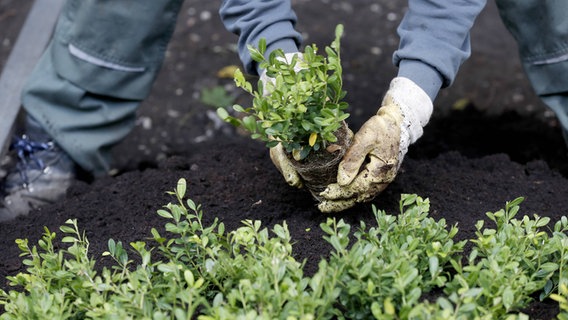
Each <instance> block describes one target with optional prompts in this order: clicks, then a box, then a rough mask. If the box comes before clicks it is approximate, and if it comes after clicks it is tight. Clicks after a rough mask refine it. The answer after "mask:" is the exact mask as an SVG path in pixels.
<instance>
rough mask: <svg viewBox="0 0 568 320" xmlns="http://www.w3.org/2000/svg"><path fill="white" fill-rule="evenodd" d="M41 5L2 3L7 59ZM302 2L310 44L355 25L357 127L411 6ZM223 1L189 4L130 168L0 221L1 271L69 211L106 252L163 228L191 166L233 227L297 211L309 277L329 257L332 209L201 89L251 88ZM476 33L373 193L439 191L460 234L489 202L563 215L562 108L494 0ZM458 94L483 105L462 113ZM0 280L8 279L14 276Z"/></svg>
mask: <svg viewBox="0 0 568 320" xmlns="http://www.w3.org/2000/svg"><path fill="white" fill-rule="evenodd" d="M30 3H31V1H25V0H12V1H10V0H0V30H3V31H2V34H1V35H0V36H1V37H2V39H0V41H1V43H2V47H1V50H0V63H4V61H5V59H6V57H7V54H8V52H9V47H10V45H11V44H13V42H14V41H15V36H16V34H17V30H18V29H19V26H20V25H21V23H22V21H23V18H24V17H25V13H26V10H27V9H28V8H29V5H30ZM294 3H295V6H296V8H297V10H298V15H299V16H300V24H299V25H298V27H299V29H300V30H302V31H304V32H305V33H306V35H307V36H308V37H307V40H306V41H309V42H316V43H320V44H326V43H329V41H330V39H331V37H332V32H331V31H332V30H333V28H334V26H335V24H337V23H339V22H341V23H344V24H345V26H346V28H345V29H346V34H347V36H346V39H345V40H344V41H342V43H343V46H344V48H345V49H343V52H344V57H345V58H344V61H345V67H344V69H345V70H346V90H347V91H348V92H349V93H348V97H349V99H350V100H351V102H350V103H351V105H352V107H351V110H350V112H352V116H351V118H349V119H348V122H349V124H350V126H351V128H352V129H354V131H356V128H358V127H359V126H360V125H361V124H362V123H363V122H364V121H365V120H366V119H367V118H369V117H370V115H372V114H373V113H374V112H376V105H377V103H378V101H379V98H380V97H381V96H382V94H383V93H384V90H385V88H386V87H387V84H388V82H389V81H390V79H391V78H392V76H393V75H394V68H393V67H392V66H391V65H390V54H391V53H392V50H393V48H394V46H396V35H395V33H394V28H396V25H397V24H398V21H399V20H400V18H401V16H402V12H403V8H402V5H401V4H400V2H399V1H396V0H388V1H371V0H368V1H367V0H364V1H361V5H357V6H354V5H351V4H350V3H351V2H349V1H333V2H332V3H333V5H331V4H329V1H317V0H311V1H310V0H298V1H295V2H294ZM217 5H218V3H216V2H215V1H205V0H204V1H187V2H186V5H185V8H184V10H183V11H182V13H181V15H180V20H179V26H178V29H177V31H176V34H175V36H174V39H173V41H172V43H171V45H170V49H169V54H168V58H167V60H166V63H165V65H164V68H163V72H162V73H161V75H160V77H159V78H158V81H157V82H156V86H155V88H154V91H153V93H152V95H151V96H150V97H149V98H148V99H147V100H146V101H145V102H144V104H143V105H142V107H141V110H140V116H139V118H140V121H139V125H138V126H137V127H136V129H135V130H134V132H133V133H132V135H131V136H129V137H128V138H127V140H126V141H124V142H123V143H121V144H120V145H118V146H117V148H116V159H117V169H118V171H119V174H117V175H116V176H114V177H108V178H102V179H99V180H97V181H94V182H93V183H91V184H87V183H82V182H78V183H77V184H76V185H74V187H73V188H72V189H71V191H70V192H69V194H68V196H67V198H66V199H64V200H63V201H61V202H59V203H57V204H54V205H53V206H49V207H45V208H43V209H42V210H39V211H37V212H33V213H31V214H30V215H29V216H27V217H21V218H19V219H17V220H15V221H12V222H8V223H3V224H0V245H1V246H2V250H1V253H0V279H4V278H5V276H7V275H13V274H15V273H17V272H18V271H22V270H23V269H22V264H21V262H20V258H19V257H18V254H19V251H18V249H17V247H16V245H15V244H14V240H15V239H17V238H29V239H30V241H32V242H33V241H36V240H37V239H38V238H39V237H40V235H41V233H42V232H43V227H44V226H47V227H48V228H49V229H51V230H53V231H55V230H57V229H58V227H59V226H60V225H62V224H63V223H64V221H65V220H67V219H69V218H76V219H78V221H79V225H80V227H81V228H83V229H85V230H86V233H87V236H88V237H89V240H90V242H91V249H92V254H93V256H94V257H97V258H98V257H100V255H101V252H102V251H104V250H105V249H106V243H107V240H108V239H109V238H114V239H116V240H122V241H123V242H130V241H133V240H144V239H145V238H146V237H147V236H148V235H149V234H150V229H151V228H152V227H158V228H160V227H161V226H162V225H163V224H164V221H163V219H162V218H160V217H159V216H158V215H157V214H156V213H155V212H156V210H157V209H159V208H160V207H161V206H162V205H165V204H167V203H168V202H169V201H172V200H173V199H171V198H170V196H168V195H167V194H166V193H165V191H169V190H172V189H173V188H174V187H175V185H176V181H177V180H178V179H179V178H181V177H184V178H187V179H188V181H189V191H188V193H189V195H190V197H191V198H192V199H194V200H195V201H196V202H198V203H201V204H202V205H203V208H204V211H205V218H206V220H208V221H210V220H212V219H213V218H214V217H219V218H220V219H221V220H222V221H223V222H224V223H225V224H226V225H227V227H228V228H234V227H237V226H239V223H240V221H241V220H243V219H259V220H262V222H263V224H264V225H265V226H272V225H274V224H276V223H281V222H283V221H286V222H287V223H288V226H289V227H290V231H291V233H292V236H293V238H294V239H295V240H296V245H295V252H296V255H297V258H298V259H306V260H307V264H306V272H307V273H308V274H310V273H313V272H314V270H315V268H317V262H318V261H319V260H320V259H322V258H325V257H326V256H327V254H328V252H329V249H330V248H329V246H327V245H326V244H325V243H324V241H323V240H322V233H321V232H320V230H319V227H318V225H319V224H320V223H321V222H324V221H325V220H326V218H327V216H326V215H323V214H321V213H319V212H318V211H317V208H316V207H315V202H314V200H313V199H312V197H311V195H310V194H309V193H308V192H306V191H304V190H296V189H293V188H291V187H289V186H288V185H287V184H286V183H285V182H284V180H283V179H282V178H281V177H280V175H279V173H278V171H277V170H276V169H275V168H274V166H273V165H272V164H271V162H270V159H269V157H268V151H267V150H266V149H265V147H264V146H263V145H262V144H261V143H257V142H254V141H251V140H250V139H249V138H248V137H244V136H241V135H238V134H235V131H234V130H233V129H232V128H229V127H227V126H224V125H222V124H220V123H219V122H218V120H216V118H215V117H214V115H213V114H214V111H213V110H212V109H211V108H209V107H207V106H205V105H203V104H202V103H201V102H200V100H199V93H200V92H201V90H202V89H203V88H211V87H213V86H216V85H223V86H225V87H226V88H227V89H228V90H229V91H230V92H232V94H234V96H235V97H236V98H237V99H239V100H242V99H243V98H242V96H241V95H240V94H239V93H238V92H239V91H238V90H235V88H234V86H232V85H231V81H230V80H227V79H220V78H218V77H217V76H216V72H217V70H219V69H220V68H222V67H223V66H226V65H230V64H238V60H237V56H236V54H235V53H234V52H233V51H232V44H233V43H234V42H235V37H234V36H233V35H230V34H228V33H227V32H226V31H225V30H224V29H223V27H222V25H221V24H220V23H219V21H218V19H217V16H216V10H217V9H216V8H217ZM203 12H209V13H210V14H211V18H208V17H209V16H208V15H207V14H204V13H203ZM322 12H329V14H321V13H322ZM315 17H318V18H317V19H315ZM353 17H357V19H354V18H353ZM377 21H379V22H377ZM359 30H364V32H358V31H359ZM487 30H491V31H490V32H486V31H487ZM5 32H6V33H5ZM495 38H498V39H499V40H498V41H499V43H498V45H495V41H497V40H495ZM473 43H474V53H473V55H472V58H471V59H470V61H468V62H467V63H466V65H464V67H463V68H462V73H461V76H460V78H459V79H457V80H456V83H455V84H454V86H453V87H452V88H450V89H446V90H445V91H444V92H443V93H442V94H441V95H440V97H439V99H438V100H437V102H436V109H437V110H436V112H435V115H434V118H433V119H432V121H431V123H430V124H429V125H428V127H427V129H426V131H425V135H424V136H423V137H422V138H421V139H420V140H419V142H418V143H417V144H416V145H414V146H412V147H411V150H410V152H409V154H408V156H407V158H406V160H405V161H404V163H403V165H402V167H401V171H400V173H399V175H398V177H397V178H396V180H395V181H394V182H393V183H392V184H391V185H390V186H389V187H388V188H387V189H386V191H385V192H384V193H383V194H381V195H380V196H378V197H377V198H376V199H375V200H374V201H373V203H374V204H376V205H377V207H379V208H381V209H385V210H387V212H389V213H393V214H394V213H396V212H397V210H398V200H399V197H400V194H401V193H416V194H418V195H420V196H422V197H427V198H429V199H430V201H431V216H432V217H434V218H436V219H440V218H445V219H447V221H448V223H449V224H457V225H458V227H459V229H460V232H459V234H458V236H457V237H458V239H465V238H471V237H473V236H474V231H475V228H474V224H475V222H476V221H477V220H479V219H484V218H485V212H487V211H495V210H499V209H500V208H502V207H503V206H504V204H505V202H506V201H508V200H513V199H514V198H516V197H519V196H523V197H525V198H526V200H525V201H524V203H523V204H522V206H521V214H528V215H532V214H539V215H541V216H548V217H551V218H552V220H553V221H556V220H558V219H559V218H560V217H561V216H563V215H568V197H567V196H566V195H567V194H568V180H567V177H568V157H567V153H566V146H565V144H564V141H563V140H562V137H561V133H560V130H559V128H558V126H557V124H556V121H555V119H554V117H551V116H550V114H549V112H547V111H546V109H545V108H544V107H543V106H542V105H541V104H540V103H539V101H538V100H537V99H536V97H534V95H533V94H532V93H531V91H530V89H529V88H530V87H529V85H528V83H527V82H526V80H525V79H524V77H523V76H522V70H520V67H519V65H518V63H517V62H516V59H515V58H513V59H512V58H511V56H512V57H516V51H515V50H516V49H515V48H514V46H513V44H512V40H511V39H510V37H509V36H508V34H507V33H506V31H504V29H503V27H502V25H500V24H499V20H498V17H497V15H496V12H495V8H494V5H493V4H490V6H489V8H488V9H487V10H486V12H484V14H483V15H482V16H481V17H480V18H479V24H478V26H477V27H476V29H475V30H474V31H473ZM320 47H321V45H320ZM0 65H1V64H0ZM460 99H467V100H469V101H470V102H471V103H470V105H469V106H468V107H467V108H465V109H464V110H457V109H456V108H455V106H456V104H455V102H456V101H458V100H460ZM461 101H464V100H461ZM511 110H515V111H511ZM336 216H337V217H338V218H344V219H346V220H347V221H348V222H350V223H352V224H358V221H359V220H365V221H368V222H369V223H368V224H369V225H372V220H373V219H372V215H371V205H370V204H364V205H359V206H357V207H355V208H353V209H351V210H349V211H346V212H344V213H342V214H338V215H336ZM308 230H309V231H308ZM101 263H104V260H102V259H101ZM0 287H1V288H4V289H5V288H7V284H6V282H5V280H0ZM525 312H526V313H528V314H529V315H530V317H531V319H552V318H554V317H555V315H556V313H557V312H558V308H557V306H556V304H555V303H552V302H549V301H548V302H535V303H534V304H532V305H531V307H530V308H528V309H527V310H525Z"/></svg>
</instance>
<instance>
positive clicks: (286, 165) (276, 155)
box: [260, 52, 303, 188]
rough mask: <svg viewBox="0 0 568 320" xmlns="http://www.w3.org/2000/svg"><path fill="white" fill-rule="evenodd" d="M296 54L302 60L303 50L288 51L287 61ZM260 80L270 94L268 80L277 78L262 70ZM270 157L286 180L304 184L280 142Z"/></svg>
mask: <svg viewBox="0 0 568 320" xmlns="http://www.w3.org/2000/svg"><path fill="white" fill-rule="evenodd" d="M295 55H297V56H298V58H299V60H300V61H301V60H302V57H303V55H302V53H301V52H292V53H286V54H285V55H284V56H285V58H286V61H287V62H292V59H293V58H294V56H295ZM301 69H302V66H301V64H299V63H298V64H296V66H294V70H295V71H296V72H297V71H299V70H301ZM260 81H262V85H263V89H264V90H263V92H264V94H265V95H268V94H270V92H269V90H268V89H267V87H266V84H267V83H268V82H272V83H274V82H275V81H276V80H275V79H274V78H271V77H269V76H268V75H266V70H262V72H261V73H260ZM270 159H271V160H272V163H273V164H274V166H275V167H276V168H277V169H278V171H280V173H281V174H282V176H283V177H284V180H286V182H287V183H288V184H289V185H291V186H292V187H296V188H301V187H302V186H303V183H302V179H301V178H300V175H299V174H298V172H296V170H295V169H294V167H293V166H292V163H291V162H290V159H289V158H288V157H287V156H286V152H285V151H284V148H283V147H282V145H281V144H278V145H277V146H276V147H273V148H270Z"/></svg>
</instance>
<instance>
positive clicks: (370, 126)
mask: <svg viewBox="0 0 568 320" xmlns="http://www.w3.org/2000/svg"><path fill="white" fill-rule="evenodd" d="M432 109H433V104H432V101H431V100H430V97H429V96H428V95H427V94H426V93H425V92H424V91H423V90H422V89H421V88H420V87H418V85H416V84H415V83H414V82H413V81H412V80H410V79H407V78H402V77H397V78H394V79H393V80H392V81H391V84H390V87H389V90H388V91H387V93H386V94H385V97H384V99H383V101H382V104H381V108H380V109H379V111H378V112H377V114H376V115H375V116H373V117H371V118H370V119H369V120H367V122H365V124H363V126H362V127H361V129H360V130H359V132H357V133H356V134H355V137H354V138H353V143H352V145H351V147H350V148H349V149H348V150H347V153H346V154H345V156H344V157H343V160H342V161H341V163H340V164H339V170H338V173H337V183H334V184H331V185H329V186H328V187H327V189H326V190H324V191H323V192H322V193H321V194H320V195H321V197H322V198H323V199H324V200H323V201H322V202H321V203H320V204H319V205H318V208H319V209H320V211H322V212H338V211H342V210H345V209H348V208H350V207H352V206H353V205H355V204H356V203H358V202H365V201H370V200H372V199H373V198H374V197H375V196H376V195H377V194H379V193H380V192H382V191H383V190H384V189H385V188H386V187H387V186H388V185H389V184H390V183H391V182H392V181H393V180H394V178H395V177H396V174H397V172H398V169H399V168H400V165H401V164H402V160H403V159H404V156H405V155H406V152H407V151H408V146H409V145H410V144H412V143H414V142H416V140H418V138H420V137H421V136H422V133H423V127H424V126H425V125H426V124H427V123H428V121H429V120H430V116H431V115H432Z"/></svg>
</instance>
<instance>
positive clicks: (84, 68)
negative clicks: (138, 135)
mask: <svg viewBox="0 0 568 320" xmlns="http://www.w3.org/2000/svg"><path fill="white" fill-rule="evenodd" d="M182 3H183V0H169V1H166V0H163V1H160V0H124V1H110V0H68V1H67V3H66V4H65V6H64V8H63V11H62V13H61V16H60V18H59V20H58V23H57V27H56V30H55V33H54V36H53V38H52V40H51V42H50V44H49V47H48V48H47V50H46V51H45V53H44V54H43V56H42V57H41V59H40V61H39V63H38V65H37V66H36V67H35V69H34V71H33V72H32V75H31V77H30V79H29V81H28V84H27V86H26V87H25V89H24V91H23V92H22V104H23V106H24V108H25V110H26V111H27V112H28V114H30V115H31V116H32V117H34V118H35V119H36V120H37V121H38V122H39V123H40V124H41V125H42V126H43V127H44V128H45V130H46V131H47V132H48V133H49V134H50V135H51V136H52V137H53V138H54V140H55V141H56V142H57V143H58V144H59V145H60V146H61V148H63V149H64V150H65V151H66V152H67V153H69V155H70V156H71V157H72V158H73V160H75V161H76V162H77V163H78V164H79V165H80V166H81V167H82V168H83V169H85V170H87V171H90V172H92V173H93V174H95V175H100V174H104V173H106V172H108V170H109V168H110V149H111V147H112V146H113V145H115V144H116V143H117V142H119V141H121V140H122V139H123V138H124V137H125V136H126V135H127V134H128V133H129V132H130V131H131V129H132V128H133V126H134V120H135V112H136V110H137V108H138V106H139V104H140V102H141V101H142V100H143V99H144V98H145V97H147V95H148V94H149V92H150V89H151V86H152V84H153V82H154V80H155V78H156V76H157V73H158V71H159V69H160V67H161V65H162V62H163V58H164V53H165V50H166V47H167V45H168V42H169V40H170V38H171V34H172V32H173V30H174V27H175V23H176V19H177V15H178V12H179V10H180V7H181V5H182Z"/></svg>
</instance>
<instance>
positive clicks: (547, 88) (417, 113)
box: [221, 0, 568, 212]
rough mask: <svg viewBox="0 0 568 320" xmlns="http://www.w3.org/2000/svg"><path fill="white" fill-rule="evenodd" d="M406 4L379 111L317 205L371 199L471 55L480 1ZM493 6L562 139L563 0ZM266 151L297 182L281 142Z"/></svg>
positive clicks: (566, 74)
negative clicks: (390, 75)
mask: <svg viewBox="0 0 568 320" xmlns="http://www.w3.org/2000/svg"><path fill="white" fill-rule="evenodd" d="M408 3H409V10H408V12H407V13H406V14H405V16H404V18H403V20H402V22H401V24H400V25H399V27H398V33H399V36H400V44H399V48H398V50H397V51H396V52H395V53H394V56H393V62H394V64H395V65H396V66H398V67H399V70H398V77H396V78H395V79H393V80H392V81H391V84H390V87H389V89H388V91H387V92H386V94H385V96H384V98H383V100H382V104H381V107H380V109H379V110H378V112H377V115H375V116H373V117H371V118H370V119H369V120H368V121H367V122H366V123H365V124H363V126H362V127H361V129H360V130H359V132H358V133H357V134H356V135H355V137H354V140H353V144H352V146H351V147H350V149H349V150H348V151H347V153H346V155H345V156H344V158H343V161H342V162H341V163H340V165H339V172H338V175H337V180H338V182H337V183H336V184H332V185H330V186H328V188H327V189H326V190H325V191H324V192H323V193H322V194H321V196H322V197H323V198H324V199H325V200H324V201H323V202H322V203H320V204H319V209H320V210H321V211H324V212H328V211H341V210H344V209H347V208H349V207H351V206H353V205H354V204H355V203H357V202H364V201H368V200H371V199H373V198H374V197H375V196H376V195H377V194H379V193H380V192H381V191H382V190H384V189H385V188H386V187H387V186H388V185H389V183H391V182H392V181H393V180H394V178H395V176H396V174H397V171H398V169H399V167H400V165H401V163H402V161H403V158H404V156H405V154H406V152H407V150H408V147H409V145H410V144H412V143H414V142H415V141H416V140H417V139H418V138H420V136H422V132H423V127H424V126H425V125H426V124H427V123H428V121H429V119H430V116H431V114H432V109H433V106H432V101H433V100H434V99H435V97H436V96H437V94H438V91H439V90H440V88H443V87H447V86H449V85H450V84H451V83H452V81H453V80H454V78H455V76H456V73H457V71H458V68H459V67H460V65H461V64H462V63H463V61H464V60H465V59H467V57H469V54H470V38H469V31H470V29H471V27H472V25H473V23H474V20H475V18H476V17H477V16H478V14H479V12H480V11H481V10H482V9H483V7H484V6H485V3H486V1H485V0H461V1H435V2H434V1H421V0H410V1H408ZM497 5H498V7H499V10H500V14H501V17H502V18H503V21H504V22H505V24H506V26H507V27H508V28H509V30H510V31H511V32H512V34H513V36H514V37H515V38H516V40H517V42H518V45H519V51H520V55H521V58H522V62H523V66H524V68H525V71H526V73H527V75H528V78H529V80H530V81H531V83H532V85H533V88H534V90H535V91H536V93H537V94H538V95H539V96H540V98H541V99H542V101H543V102H544V103H545V104H546V105H547V106H548V107H550V108H551V109H552V110H553V111H554V112H555V113H556V115H557V117H558V119H559V121H560V123H561V124H562V127H563V129H564V130H563V132H564V137H565V139H567V141H568V134H567V132H568V23H566V13H567V12H568V1H541V0H497ZM221 12H222V13H223V11H221ZM229 27H231V25H229ZM290 55H293V53H290ZM271 151H272V152H271V155H272V159H273V161H274V163H275V165H276V166H277V167H278V168H279V169H280V171H281V172H282V174H283V175H284V178H285V179H286V181H287V182H288V183H289V184H290V185H293V186H300V185H301V183H302V182H301V179H300V178H299V175H298V174H297V173H296V172H295V171H294V170H293V169H292V168H291V166H290V165H289V164H288V162H287V161H288V160H287V158H286V157H285V156H283V155H282V150H281V148H280V149H277V148H274V149H272V150H271Z"/></svg>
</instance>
